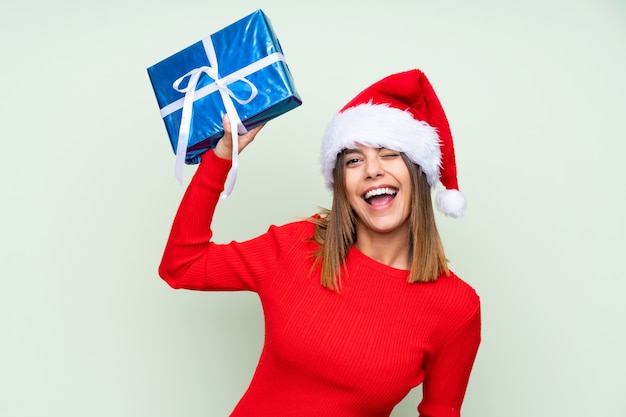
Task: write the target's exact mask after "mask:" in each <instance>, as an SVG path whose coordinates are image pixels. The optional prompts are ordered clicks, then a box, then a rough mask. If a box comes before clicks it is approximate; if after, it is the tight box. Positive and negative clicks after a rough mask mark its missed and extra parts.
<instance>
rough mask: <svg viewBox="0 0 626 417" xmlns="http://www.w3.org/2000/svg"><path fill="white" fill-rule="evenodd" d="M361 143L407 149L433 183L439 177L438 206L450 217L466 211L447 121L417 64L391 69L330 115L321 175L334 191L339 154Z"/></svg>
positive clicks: (403, 150)
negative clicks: (403, 69)
mask: <svg viewBox="0 0 626 417" xmlns="http://www.w3.org/2000/svg"><path fill="white" fill-rule="evenodd" d="M357 143H359V144H361V145H365V146H371V147H377V148H379V147H384V148H389V149H393V150H395V151H400V152H403V153H404V154H406V155H407V156H408V157H409V159H410V160H411V161H413V162H414V163H416V164H417V165H419V166H420V167H421V168H422V171H423V172H424V173H425V174H426V178H427V179H428V183H429V184H430V186H431V187H436V186H437V185H438V184H439V182H441V184H442V185H443V186H444V188H445V189H443V190H441V191H439V193H438V194H437V197H436V206H437V209H438V210H439V211H441V212H442V213H444V214H446V215H448V216H451V217H462V216H464V215H465V211H466V206H467V203H466V201H465V197H463V194H461V192H460V191H459V186H458V181H457V176H456V162H455V157H454V146H453V143H452V134H451V132H450V126H449V125H448V120H447V118H446V115H445V113H444V111H443V108H442V107H441V103H440V102H439V99H438V98H437V95H436V94H435V91H434V90H433V88H432V86H431V85H430V82H429V81H428V79H427V78H426V75H424V73H423V72H422V71H420V70H418V69H415V70H411V71H406V72H401V73H399V74H393V75H390V76H388V77H386V78H383V79H382V80H380V81H378V82H377V83H375V84H373V85H371V86H370V87H368V88H366V89H365V90H363V91H362V92H361V93H359V94H358V95H357V96H356V97H355V98H353V99H352V100H351V101H350V102H349V103H348V104H346V105H345V106H344V107H343V108H342V109H341V110H340V111H339V113H337V114H336V115H335V117H334V118H333V119H332V120H331V122H330V123H329V125H328V127H327V128H326V131H325V132H324V137H323V138H322V148H321V153H320V163H321V169H322V174H323V175H324V180H325V183H326V186H327V187H328V188H329V189H331V190H332V187H333V169H334V168H335V161H336V160H337V155H338V154H339V153H340V152H341V151H342V150H344V149H349V148H354V147H355V145H356V144H357Z"/></svg>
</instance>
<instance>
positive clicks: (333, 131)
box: [320, 103, 441, 189]
mask: <svg viewBox="0 0 626 417" xmlns="http://www.w3.org/2000/svg"><path fill="white" fill-rule="evenodd" d="M439 142H440V141H439V136H438V135H437V131H436V130H435V128H433V127H432V126H430V125H429V124H428V123H426V122H422V121H419V120H416V119H415V118H414V117H413V115H412V114H411V113H409V112H408V111H403V110H400V109H397V108H395V107H390V106H388V105H384V104H372V103H365V104H359V105H358V106H354V107H350V108H348V109H345V110H344V111H343V112H341V113H338V114H336V115H335V117H334V118H333V119H332V120H331V122H330V123H329V124H328V127H327V128H326V131H325V133H324V137H323V138H322V148H321V152H320V165H321V170H322V174H323V175H324V182H325V184H326V186H327V187H328V188H329V189H332V188H333V170H334V169H335V162H336V160H337V155H338V154H339V153H340V152H341V151H342V150H344V149H351V148H355V147H356V144H357V143H358V144H361V145H364V146H371V147H375V148H381V147H382V148H389V149H392V150H394V151H400V152H403V153H404V154H406V155H407V156H408V157H409V159H410V160H411V161H413V162H414V163H416V164H417V165H419V166H420V167H422V171H423V172H424V173H425V174H426V178H427V179H428V183H429V184H430V186H431V187H434V186H435V185H436V184H437V183H438V182H439V175H440V174H439V167H440V165H441V149H440V147H439Z"/></svg>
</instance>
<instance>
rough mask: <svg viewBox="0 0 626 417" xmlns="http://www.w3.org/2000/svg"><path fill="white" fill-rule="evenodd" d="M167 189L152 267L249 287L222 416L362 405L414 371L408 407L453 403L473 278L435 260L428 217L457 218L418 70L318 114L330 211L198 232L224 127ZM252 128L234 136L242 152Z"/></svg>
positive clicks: (291, 414) (207, 216)
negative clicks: (248, 325) (245, 349)
mask: <svg viewBox="0 0 626 417" xmlns="http://www.w3.org/2000/svg"><path fill="white" fill-rule="evenodd" d="M224 131H225V135H224V139H223V140H220V141H219V142H218V144H217V146H216V147H215V149H214V150H211V151H209V152H207V153H206V154H205V156H204V157H203V161H202V163H201V164H200V166H199V168H198V170H197V171H196V174H195V175H194V178H193V180H192V181H191V184H190V185H189V187H188V189H187V192H186V194H185V196H184V198H183V200H182V202H181V205H180V208H179V211H178V213H177V215H176V218H175V220H174V224H173V226H172V231H171V235H170V238H169V240H168V243H167V246H166V249H165V253H164V256H163V260H162V263H161V266H160V269H159V272H160V274H161V276H162V277H163V278H164V279H165V280H166V281H167V282H168V283H169V284H170V285H171V286H172V287H173V288H186V289H194V290H248V291H254V292H256V293H258V295H259V297H260V300H261V303H262V306H263V310H264V315H265V333H266V336H265V345H264V348H263V352H262V354H261V357H260V359H259V364H258V366H257V369H256V371H255V374H254V377H253V379H252V381H251V383H250V386H249V388H248V390H247V391H246V393H245V394H244V396H243V397H242V399H241V400H240V402H239V403H238V404H237V406H236V407H235V409H234V410H233V412H232V414H231V416H233V417H241V416H244V417H247V416H254V417H307V416H311V417H320V416H324V417H350V416H355V417H356V416H358V417H370V416H371V417H374V416H389V415H390V413H391V411H392V409H393V407H394V406H395V405H396V404H398V403H399V402H400V401H401V400H402V399H403V398H404V397H405V396H406V394H407V393H408V392H409V391H410V390H411V389H412V388H413V387H416V386H418V385H419V384H423V400H422V402H421V403H420V404H419V406H418V412H419V415H420V416H422V417H458V416H459V415H460V407H461V403H462V401H463V397H464V394H465V391H466V387H467V383H468V380H469V376H470V371H471V368H472V366H473V362H474V358H475V355H476V352H477V349H478V346H479V343H480V305H479V304H480V303H479V298H478V296H477V295H476V293H475V291H474V290H473V289H472V288H471V287H470V286H469V285H467V284H466V283H465V282H463V281H462V280H460V279H459V278H458V277H457V276H456V275H454V273H452V272H451V271H449V270H448V267H447V261H446V258H445V255H444V252H443V246H442V244H441V241H440V239H439V235H438V233H437V229H436V226H435V222H434V213H433V208H432V203H431V197H430V193H431V187H433V186H435V185H436V184H437V183H438V182H439V181H441V183H442V184H443V185H444V186H445V187H446V188H447V189H446V190H444V191H443V192H442V193H440V194H439V196H438V200H437V206H438V208H439V209H440V210H441V211H443V212H444V213H446V214H448V215H451V216H461V215H463V213H464V210H465V201H464V199H463V197H462V195H461V194H460V192H459V191H458V186H457V184H456V170H455V167H454V164H455V163H454V152H453V148H452V138H451V135H450V131H449V127H448V124H447V120H446V118H445V114H444V113H443V109H442V108H441V105H440V103H439V101H438V99H437V97H436V95H435V93H434V91H433V90H432V87H431V86H430V83H429V82H428V80H427V79H426V77H425V76H424V74H423V73H422V72H421V71H419V70H413V71H407V72H404V73H400V74H394V75H392V76H389V77H387V78H385V79H383V80H381V81H379V82H378V83H375V84H373V85H372V86H370V87H368V88H367V89H366V90H364V91H363V92H361V93H360V94H359V95H357V96H356V97H355V98H354V99H353V100H352V101H351V102H349V103H348V104H347V105H346V106H345V107H344V108H343V109H342V110H341V111H340V112H339V113H338V114H337V115H336V116H335V118H334V119H333V120H332V121H331V123H330V124H329V126H328V128H327V130H326V132H325V135H324V138H323V143H322V152H321V165H322V172H323V175H324V178H325V181H326V184H327V186H328V187H330V188H332V190H333V203H332V208H331V209H330V210H329V211H324V212H323V213H321V214H319V215H315V216H313V217H312V218H310V219H308V220H304V221H298V222H293V223H290V224H287V225H283V226H271V227H270V228H269V230H268V231H267V232H266V233H265V234H263V235H261V236H258V237H256V238H254V239H251V240H249V241H246V242H232V243H229V244H225V245H222V244H216V243H214V242H212V241H211V236H212V233H211V230H210V227H208V225H210V224H211V220H212V217H213V212H214V209H215V206H216V204H217V202H218V200H219V196H220V193H221V191H222V190H223V187H224V181H225V179H226V176H227V174H228V171H229V169H230V161H229V158H230V155H231V150H232V142H231V138H232V137H231V135H232V133H231V127H230V124H229V122H228V119H227V118H225V119H224ZM258 131H259V129H255V130H252V131H250V132H249V133H247V134H245V135H241V136H239V137H238V141H239V149H240V150H243V149H244V148H245V147H246V146H247V145H248V144H249V143H250V142H251V141H252V140H253V139H254V137H255V136H256V134H257V133H258Z"/></svg>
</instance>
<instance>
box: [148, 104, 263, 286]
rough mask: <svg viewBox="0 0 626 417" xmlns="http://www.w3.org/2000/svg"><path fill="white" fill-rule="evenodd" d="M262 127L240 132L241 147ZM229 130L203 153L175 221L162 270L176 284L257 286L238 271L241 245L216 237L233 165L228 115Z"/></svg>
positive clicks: (241, 262)
mask: <svg viewBox="0 0 626 417" xmlns="http://www.w3.org/2000/svg"><path fill="white" fill-rule="evenodd" d="M260 129H261V127H258V128H256V129H254V130H251V131H250V132H248V133H246V134H244V135H239V136H238V140H239V152H241V151H242V150H243V149H244V148H245V147H246V146H247V145H248V144H250V143H251V142H252V141H253V140H254V138H255V136H256V134H257V133H258V132H259V130H260ZM224 132H225V133H224V137H223V138H222V139H220V141H219V142H218V143H217V146H216V148H215V149H213V150H210V151H208V152H206V153H205V154H204V155H203V156H202V162H201V163H200V166H199V167H198V169H197V171H196V173H195V175H194V177H193V179H192V180H191V183H190V184H189V187H188V188H187V190H186V192H185V195H184V197H183V199H182V201H181V203H180V206H179V208H178V211H177V213H176V217H175V218H174V222H173V224H172V229H171V232H170V236H169V239H168V241H167V244H166V246H165V250H164V253H163V257H162V260H161V264H160V266H159V275H160V276H161V277H162V278H163V279H164V280H165V281H166V282H167V283H168V284H169V285H170V286H172V287H173V288H186V289H197V290H210V289H225V290H228V289H232V290H236V289H253V288H251V287H252V286H253V284H252V280H251V278H250V276H249V275H250V274H247V275H246V274H244V273H243V272H238V271H237V270H236V268H237V267H238V265H243V264H244V262H243V260H241V259H237V253H238V251H237V245H231V246H232V247H226V246H225V245H216V244H215V243H213V242H212V241H211V238H212V236H213V233H212V231H211V223H212V221H213V214H214V212H215V207H216V205H217V203H218V201H219V197H220V194H221V192H222V191H223V190H224V182H225V181H226V177H227V176H228V171H229V170H230V166H231V161H230V158H231V152H232V139H231V135H232V131H231V127H230V123H229V121H228V118H227V117H226V116H225V118H224ZM229 261H230V265H229ZM212 274H214V275H212Z"/></svg>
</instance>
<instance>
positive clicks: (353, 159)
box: [343, 152, 363, 167]
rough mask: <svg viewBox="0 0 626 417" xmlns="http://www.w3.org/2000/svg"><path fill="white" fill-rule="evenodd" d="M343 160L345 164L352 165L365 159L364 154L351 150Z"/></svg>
mask: <svg viewBox="0 0 626 417" xmlns="http://www.w3.org/2000/svg"><path fill="white" fill-rule="evenodd" d="M343 161H344V164H345V166H347V167H351V166H354V165H357V164H358V163H360V162H361V161H363V156H362V155H360V154H358V153H355V152H351V153H347V154H346V155H345V156H344V158H343Z"/></svg>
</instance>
